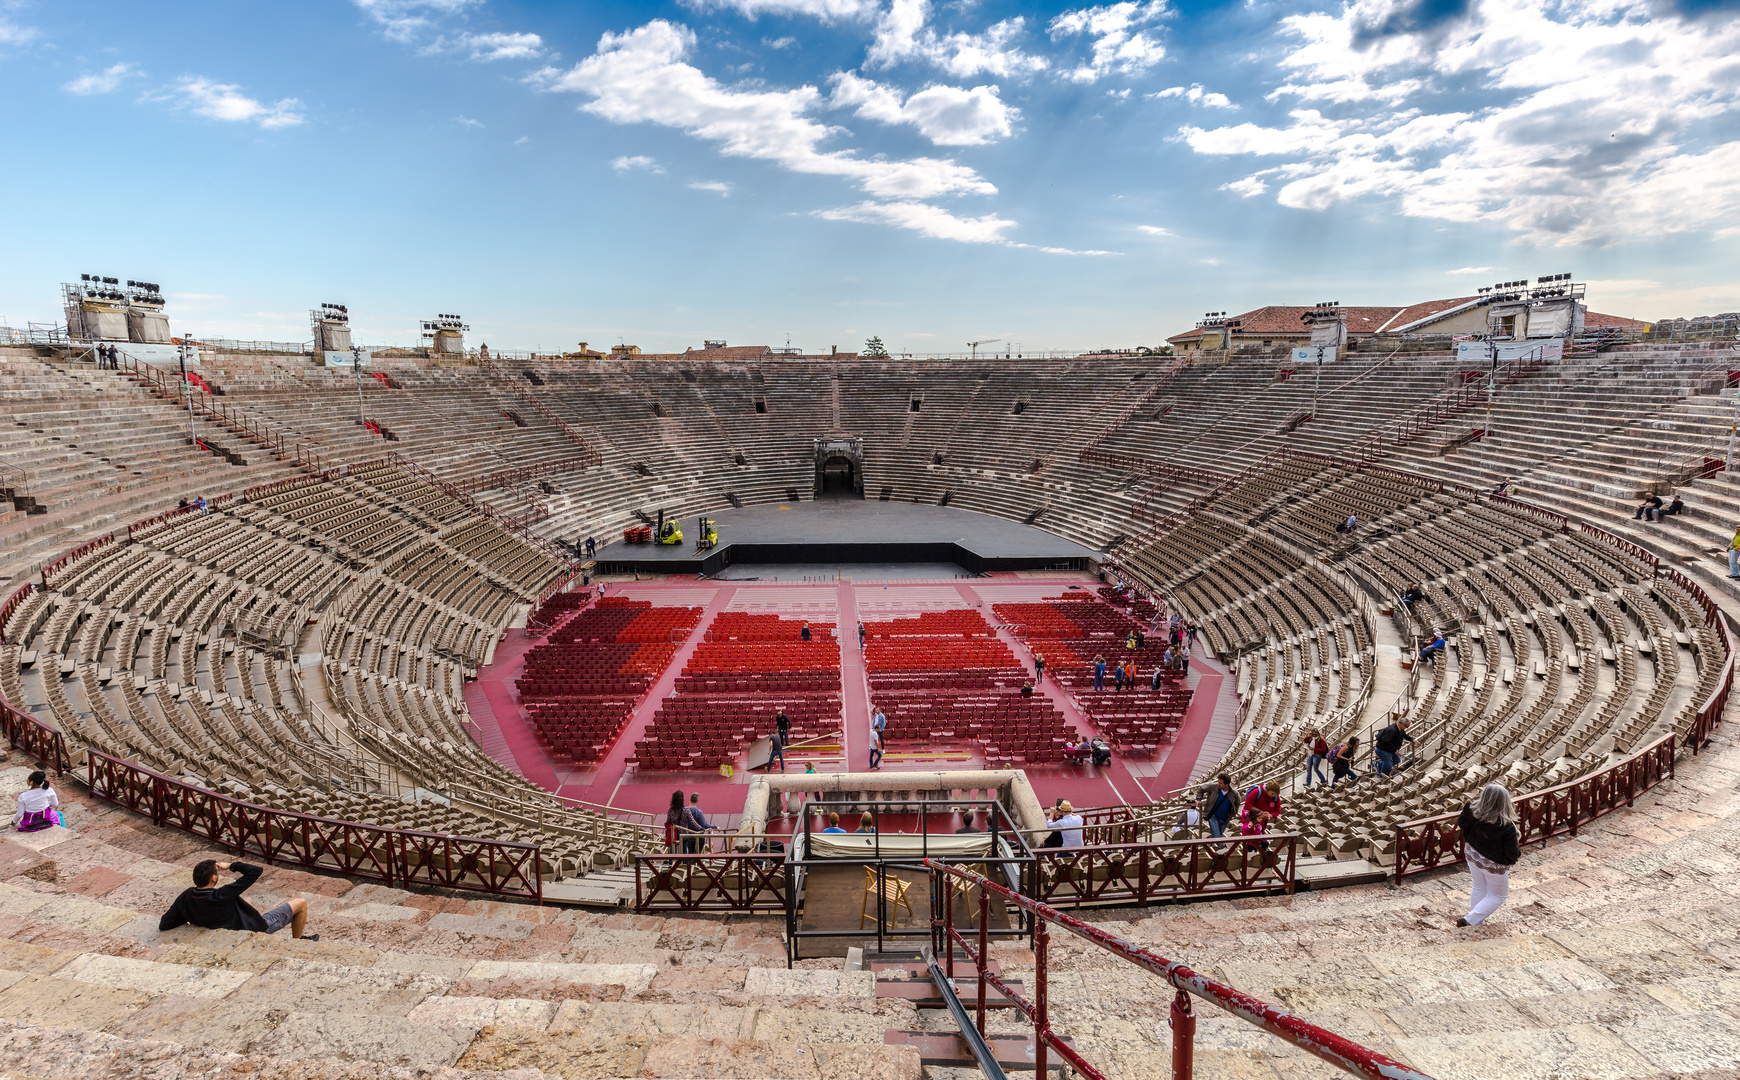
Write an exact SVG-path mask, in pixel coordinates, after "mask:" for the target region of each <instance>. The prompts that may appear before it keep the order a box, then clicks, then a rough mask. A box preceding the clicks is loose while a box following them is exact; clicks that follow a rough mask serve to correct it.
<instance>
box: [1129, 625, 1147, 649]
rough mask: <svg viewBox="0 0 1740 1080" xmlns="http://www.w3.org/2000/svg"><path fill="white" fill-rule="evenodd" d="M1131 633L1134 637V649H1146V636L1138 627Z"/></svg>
mask: <svg viewBox="0 0 1740 1080" xmlns="http://www.w3.org/2000/svg"><path fill="white" fill-rule="evenodd" d="M1132 633H1134V634H1135V635H1136V648H1138V649H1146V648H1147V647H1148V635H1147V634H1145V633H1143V632H1142V628H1141V627H1140V626H1138V627H1136V629H1135V630H1133V631H1132Z"/></svg>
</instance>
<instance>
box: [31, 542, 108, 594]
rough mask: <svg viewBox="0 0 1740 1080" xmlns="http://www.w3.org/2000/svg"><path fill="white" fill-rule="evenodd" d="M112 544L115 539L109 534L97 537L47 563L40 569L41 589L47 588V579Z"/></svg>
mask: <svg viewBox="0 0 1740 1080" xmlns="http://www.w3.org/2000/svg"><path fill="white" fill-rule="evenodd" d="M114 542H115V537H114V535H113V534H110V535H108V536H99V537H97V538H96V539H95V540H92V541H90V542H89V543H86V544H80V545H79V546H78V547H76V548H73V549H72V550H71V551H69V552H67V553H66V554H65V555H62V556H61V557H60V558H58V559H55V560H54V561H53V562H50V563H48V564H47V565H45V566H44V567H43V568H42V587H43V588H45V589H46V588H48V587H49V581H48V579H49V578H50V577H51V576H53V575H55V574H58V573H59V572H60V571H62V570H64V569H66V568H67V567H68V566H70V565H71V564H73V563H75V562H78V561H79V560H80V559H82V558H84V557H85V556H86V555H89V554H90V553H91V552H93V551H96V550H97V549H98V548H105V547H108V546H109V545H110V544H112V543H114Z"/></svg>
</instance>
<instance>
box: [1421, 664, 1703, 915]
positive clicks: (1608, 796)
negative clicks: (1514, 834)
mask: <svg viewBox="0 0 1740 1080" xmlns="http://www.w3.org/2000/svg"><path fill="white" fill-rule="evenodd" d="M1722 697H1723V700H1724V701H1726V690H1725V689H1724V690H1723V691H1722ZM1719 714H1720V710H1718V715H1719ZM1675 741H1676V736H1674V735H1673V734H1672V733H1671V732H1670V733H1669V734H1667V735H1664V736H1662V737H1661V738H1660V739H1657V740H1656V741H1655V742H1653V743H1651V744H1650V745H1649V746H1647V747H1645V748H1644V749H1643V751H1642V752H1641V753H1638V754H1636V755H1634V756H1632V757H1629V758H1626V759H1625V760H1624V761H1621V762H1619V763H1618V764H1617V765H1613V766H1611V767H1609V768H1606V769H1602V770H1601V771H1600V772H1595V773H1590V774H1589V775H1588V776H1584V777H1580V778H1578V779H1576V780H1572V781H1571V782H1569V783H1565V784H1560V785H1559V786H1558V787H1550V788H1545V789H1543V790H1541V791H1535V792H1531V793H1529V794H1527V795H1523V796H1521V797H1519V798H1517V799H1516V800H1515V806H1516V826H1517V831H1518V832H1519V833H1520V834H1521V840H1522V843H1524V844H1530V843H1534V842H1535V841H1539V840H1546V839H1548V838H1550V837H1554V836H1558V835H1559V834H1561V833H1569V834H1571V835H1572V836H1575V835H1576V834H1577V830H1578V829H1579V828H1581V827H1582V826H1584V825H1587V824H1588V823H1589V822H1591V821H1594V820H1595V819H1597V818H1600V817H1603V816H1605V815H1607V814H1610V813H1612V812H1613V811H1615V810H1617V809H1619V808H1620V807H1621V806H1627V807H1629V806H1631V805H1633V803H1635V801H1636V800H1637V797H1638V796H1639V795H1641V794H1643V793H1644V792H1646V791H1648V790H1650V789H1651V788H1653V787H1655V786H1656V785H1657V784H1660V783H1661V782H1662V781H1664V780H1671V779H1673V775H1674V749H1675V747H1674V743H1675ZM1458 816H1459V815H1458V814H1440V815H1438V816H1436V817H1429V818H1420V819H1418V820H1416V821H1406V822H1402V823H1401V824H1398V825H1397V826H1396V866H1395V880H1397V881H1400V880H1401V879H1402V878H1404V877H1409V876H1411V875H1414V874H1421V873H1425V872H1426V871H1427V870H1433V869H1436V868H1437V867H1440V866H1452V865H1454V864H1456V863H1459V862H1461V861H1462V860H1463V857H1464V856H1463V850H1462V829H1461V827H1460V826H1459V825H1458V824H1457V818H1458Z"/></svg>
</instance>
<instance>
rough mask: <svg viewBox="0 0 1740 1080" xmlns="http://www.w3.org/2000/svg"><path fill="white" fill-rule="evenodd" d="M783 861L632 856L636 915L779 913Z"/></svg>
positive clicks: (732, 855) (749, 855)
mask: <svg viewBox="0 0 1740 1080" xmlns="http://www.w3.org/2000/svg"><path fill="white" fill-rule="evenodd" d="M785 885H786V868H785V857H784V856H783V855H770V854H759V853H756V852H738V851H733V852H726V853H723V854H712V853H704V854H692V855H636V856H635V857H634V909H635V910H636V911H643V912H644V911H784V910H785Z"/></svg>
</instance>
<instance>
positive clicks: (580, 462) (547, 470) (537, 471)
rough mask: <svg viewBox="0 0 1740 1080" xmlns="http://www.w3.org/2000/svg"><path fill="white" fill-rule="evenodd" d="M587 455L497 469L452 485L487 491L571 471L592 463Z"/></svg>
mask: <svg viewBox="0 0 1740 1080" xmlns="http://www.w3.org/2000/svg"><path fill="white" fill-rule="evenodd" d="M594 464H596V462H594V461H593V460H592V459H591V458H589V457H571V458H562V459H560V460H558V461H544V462H540V463H538V464H536V465H521V466H519V467H518V468H513V469H499V470H497V471H495V472H492V473H486V474H485V475H483V476H474V477H472V478H471V479H469V480H461V481H459V482H458V483H456V484H455V485H454V486H455V487H457V488H459V490H461V491H488V490H489V489H490V488H497V487H505V486H506V485H508V484H518V483H521V482H523V481H526V480H536V479H537V478H538V477H540V476H550V475H553V474H555V473H565V472H573V471H575V470H576V469H584V468H586V467H587V466H588V465H594Z"/></svg>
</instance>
